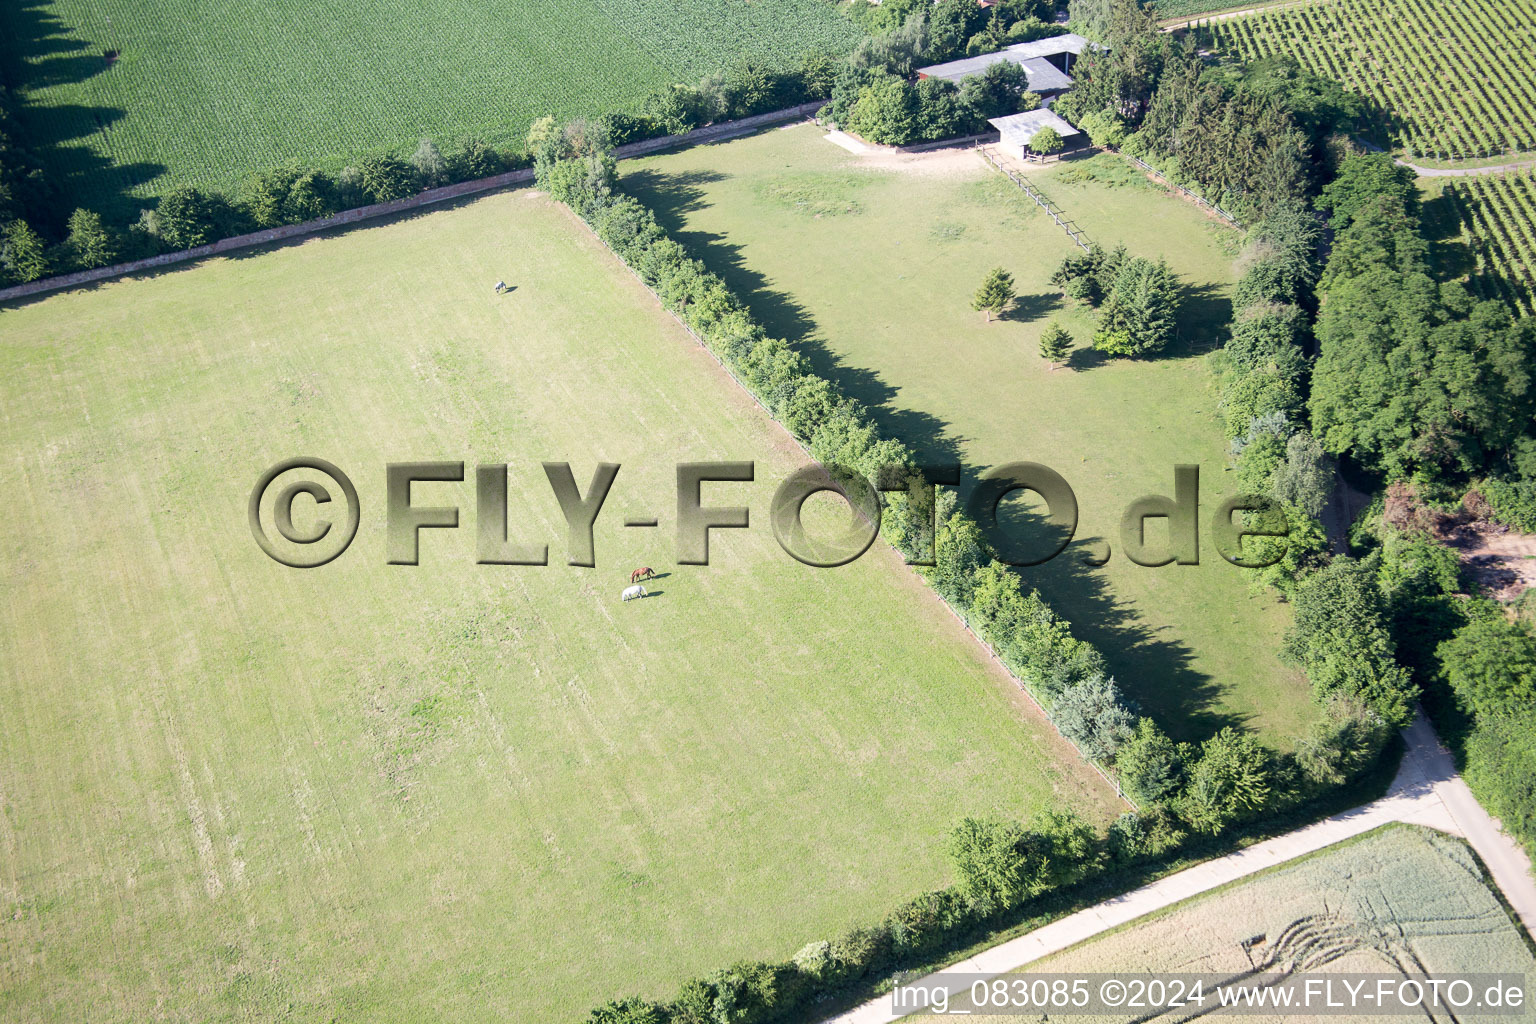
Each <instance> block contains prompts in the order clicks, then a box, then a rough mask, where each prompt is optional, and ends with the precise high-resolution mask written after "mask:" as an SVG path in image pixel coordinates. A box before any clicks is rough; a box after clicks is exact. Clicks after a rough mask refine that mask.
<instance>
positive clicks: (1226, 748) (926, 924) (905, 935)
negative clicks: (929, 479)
mask: <svg viewBox="0 0 1536 1024" xmlns="http://www.w3.org/2000/svg"><path fill="white" fill-rule="evenodd" d="M538 134H539V138H538V140H537V141H536V144H535V145H534V146H533V147H532V148H534V149H535V150H536V151H538V153H539V160H538V163H537V165H536V166H537V169H538V175H539V183H540V186H541V187H543V188H544V189H546V190H547V191H548V192H549V194H550V196H551V197H552V198H554V199H556V200H558V201H560V202H563V203H565V204H566V205H567V206H569V207H570V208H571V209H572V210H573V211H574V212H575V213H576V214H577V215H578V216H580V217H581V218H582V219H583V220H584V221H586V223H587V224H588V225H589V226H590V227H591V228H592V230H593V231H594V232H595V233H596V234H597V236H598V237H599V238H600V239H602V241H603V242H604V243H606V244H607V245H608V246H609V248H611V249H612V250H613V251H614V253H615V254H616V255H618V257H619V258H620V259H621V260H623V261H624V263H625V264H626V265H627V266H629V268H630V269H631V270H632V271H633V272H634V273H635V274H636V275H637V276H639V277H640V278H641V280H643V281H644V282H645V283H646V284H647V285H648V286H649V287H650V288H651V289H652V290H653V291H654V292H655V294H656V295H657V296H658V297H659V298H660V299H661V301H662V303H663V304H664V305H665V306H666V307H667V308H668V309H669V310H671V311H672V312H673V313H674V314H675V315H676V316H677V317H678V318H679V320H681V321H682V322H683V323H684V324H685V325H686V326H687V327H688V328H689V330H691V331H692V332H693V333H694V334H695V335H696V336H697V337H698V338H699V339H700V341H701V342H702V343H703V344H704V345H705V346H707V347H708V348H709V350H710V351H712V352H713V353H714V354H715V356H716V357H717V358H719V360H720V362H721V363H722V364H723V365H724V366H725V367H726V368H727V369H728V370H729V371H730V372H731V373H732V374H733V375H734V376H735V377H736V378H737V380H738V381H739V382H740V383H741V384H742V386H743V387H745V388H746V389H747V390H748V391H749V392H751V393H752V394H753V395H754V396H756V398H757V399H758V401H759V402H761V403H762V404H763V406H764V407H765V408H766V409H768V411H769V412H770V413H771V414H772V415H774V416H775V417H776V418H777V419H778V420H779V421H780V422H781V423H782V424H783V425H784V426H785V428H786V429H788V430H789V431H790V432H791V433H792V434H793V435H794V436H795V437H796V439H797V440H799V441H800V442H801V444H802V445H804V446H805V448H806V450H807V451H808V452H810V453H811V455H812V457H814V458H816V459H818V460H821V461H823V462H824V463H825V464H827V466H828V469H829V472H830V473H831V474H832V475H833V476H838V475H840V474H848V473H857V474H859V475H862V476H864V477H866V478H869V479H871V480H880V481H883V482H884V483H885V484H886V485H887V486H891V487H893V488H894V489H893V490H892V491H891V492H890V494H889V500H888V501H887V502H886V504H885V507H884V509H883V511H882V528H883V530H884V533H885V536H886V537H887V539H888V540H890V541H891V542H892V543H893V544H894V545H895V546H896V547H897V548H898V549H899V550H901V551H903V552H904V553H905V554H906V555H907V556H908V558H909V560H911V559H914V558H916V557H917V556H920V555H922V554H924V553H925V552H927V551H929V550H930V545H931V551H932V552H933V564H932V565H930V566H926V567H923V568H921V569H920V570H919V571H920V572H921V573H922V575H923V577H924V578H925V579H926V580H927V582H928V583H929V584H930V585H931V586H932V587H933V588H934V589H935V590H936V591H937V592H938V593H939V594H940V596H942V597H943V598H944V599H945V600H946V601H947V602H948V603H949V604H950V606H951V607H952V608H954V609H955V611H956V612H957V613H958V614H959V615H960V616H961V617H962V618H963V619H964V620H965V621H966V622H967V623H968V624H969V625H970V626H971V628H972V629H973V630H975V632H976V634H977V635H978V636H979V637H980V638H981V639H982V640H983V641H985V642H986V643H987V644H989V645H990V646H991V648H992V649H993V650H994V651H995V652H996V653H997V655H998V657H999V658H1000V659H1001V660H1002V661H1003V663H1004V664H1005V665H1006V666H1007V667H1008V668H1009V669H1010V670H1011V671H1012V672H1013V673H1014V674H1015V675H1016V676H1017V678H1018V679H1019V681H1020V683H1021V685H1022V686H1024V687H1025V688H1026V689H1027V690H1028V691H1029V692H1030V693H1031V694H1032V695H1033V696H1034V697H1035V698H1036V700H1038V701H1039V702H1040V704H1041V706H1042V707H1044V708H1045V709H1046V712H1047V714H1048V715H1059V716H1060V717H1061V719H1063V721H1062V730H1063V733H1064V734H1066V735H1069V737H1070V738H1073V739H1076V740H1077V741H1078V742H1079V743H1080V744H1081V745H1082V747H1083V749H1084V752H1085V754H1088V755H1092V756H1093V757H1095V758H1096V759H1098V760H1099V761H1100V762H1101V763H1103V764H1104V765H1105V766H1106V767H1107V768H1109V769H1110V770H1115V769H1116V758H1117V756H1119V755H1120V754H1121V752H1122V751H1127V752H1128V754H1127V756H1128V757H1129V758H1130V763H1128V764H1127V766H1126V767H1127V769H1129V770H1130V773H1131V774H1132V775H1133V776H1134V782H1133V787H1132V788H1133V789H1134V791H1135V793H1136V794H1138V795H1140V796H1142V797H1145V798H1146V799H1147V801H1148V802H1147V803H1146V805H1145V806H1143V807H1142V808H1141V809H1140V810H1138V811H1136V812H1132V813H1129V814H1127V815H1124V816H1122V818H1121V819H1120V820H1118V821H1116V822H1115V823H1114V825H1113V826H1112V827H1111V828H1110V829H1109V830H1108V831H1107V832H1106V833H1104V834H1100V833H1098V832H1096V831H1095V830H1094V829H1093V828H1091V827H1089V826H1087V825H1086V824H1084V823H1083V822H1081V821H1079V820H1077V819H1076V818H1074V817H1073V816H1071V815H1070V814H1063V813H1047V814H1044V815H1041V816H1040V817H1039V818H1037V819H1036V820H1034V821H1032V822H1030V823H1027V824H1026V823H1022V822H1017V821H1008V820H991V819H987V820H982V819H966V820H964V821H961V822H960V823H958V824H957V825H956V826H955V828H954V829H953V831H952V832H951V835H950V840H949V852H950V859H951V864H952V867H953V869H954V873H955V882H954V884H953V885H951V886H949V887H946V888H944V889H939V890H935V891H933V892H928V893H924V894H922V895H920V896H917V897H916V898H914V899H912V900H909V901H907V902H906V903H903V904H901V905H900V906H898V907H896V908H895V909H893V910H892V911H891V912H890V913H889V914H888V915H887V916H886V917H885V918H884V919H882V920H881V921H880V922H879V923H877V924H874V925H867V926H860V927H858V928H855V929H853V930H852V931H850V932H848V933H846V934H844V935H842V936H840V937H837V938H835V939H828V940H818V941H814V942H812V943H810V944H808V945H806V946H805V947H803V948H802V949H801V950H800V951H799V952H798V953H796V954H795V956H794V957H792V958H790V959H789V960H785V961H778V962H764V961H754V962H748V963H741V964H736V965H733V966H731V967H727V968H724V969H722V970H720V971H717V972H716V973H714V974H712V975H710V976H708V977H704V978H696V979H694V980H692V981H689V982H687V983H685V984H684V985H683V986H682V988H681V990H680V991H679V993H678V995H677V996H676V997H675V998H673V999H672V1000H670V1001H668V1002H665V1003H658V1002H651V1001H645V1000H636V999H626V1000H622V1001H618V1002H613V1003H609V1004H607V1005H605V1006H603V1007H600V1008H598V1009H596V1010H594V1011H593V1012H592V1014H591V1017H590V1020H591V1021H592V1022H603V1024H637V1022H649V1024H682V1022H689V1024H694V1022H698V1024H716V1022H718V1024H724V1022H727V1021H729V1022H752V1024H767V1022H772V1021H784V1020H790V1019H795V1018H796V1015H798V1014H801V1013H802V1012H803V1011H804V1010H805V1008H806V1007H808V1006H810V1005H811V1004H812V1003H814V1002H816V1001H818V1000H820V999H822V998H824V997H825V996H826V995H828V994H829V993H831V992H833V991H837V990H840V989H847V988H850V987H856V986H863V985H868V984H869V983H870V982H871V981H873V980H876V979H879V978H882V977H884V976H886V975H887V974H888V973H890V972H892V971H896V970H901V969H904V968H908V967H913V966H917V965H923V964H929V963H932V962H935V961H937V960H942V959H943V957H944V954H945V953H946V952H947V951H950V950H953V949H956V948H958V947H959V946H961V945H963V944H964V943H966V942H969V941H974V940H976V939H978V938H980V937H981V936H983V935H985V934H987V933H988V932H989V931H992V930H994V929H996V928H998V927H1000V926H1002V925H1003V924H1004V923H1006V922H1007V921H1008V920H1010V919H1011V915H1016V914H1017V913H1018V912H1019V911H1020V909H1021V908H1024V907H1027V906H1029V905H1030V904H1031V903H1032V902H1033V901H1037V900H1040V899H1042V898H1043V897H1045V896H1046V895H1048V894H1050V893H1054V892H1058V891H1061V890H1063V889H1067V888H1070V887H1072V886H1074V885H1078V884H1081V883H1083V882H1086V881H1088V880H1090V879H1094V878H1098V877H1101V876H1103V875H1104V874H1105V873H1106V872H1109V871H1115V870H1122V869H1124V868H1125V867H1126V866H1127V865H1130V864H1135V863H1142V862H1146V861H1148V860H1151V859H1154V858H1160V857H1164V856H1168V855H1169V854H1170V853H1171V852H1172V851H1175V850H1177V849H1179V848H1180V846H1181V844H1182V843H1183V842H1184V841H1185V838H1186V837H1187V836H1189V835H1191V834H1200V835H1215V834H1219V833H1222V832H1223V831H1225V830H1228V829H1230V828H1233V827H1235V826H1238V825H1241V824H1243V823H1245V822H1250V821H1253V820H1254V819H1256V818H1258V817H1259V816H1261V815H1264V814H1268V813H1272V812H1274V811H1276V810H1281V809H1286V808H1293V807H1296V806H1297V805H1299V804H1300V803H1302V802H1304V801H1306V800H1309V799H1312V798H1315V797H1316V796H1318V795H1319V794H1321V793H1323V792H1325V791H1327V790H1328V789H1329V788H1330V787H1332V786H1336V785H1341V784H1344V783H1346V782H1348V781H1350V780H1352V779H1354V778H1357V777H1358V776H1359V774H1360V773H1362V772H1363V771H1365V770H1367V769H1368V768H1369V767H1370V766H1371V765H1372V764H1373V763H1374V762H1375V758H1376V756H1377V754H1378V753H1379V751H1380V750H1381V749H1382V746H1383V745H1384V743H1385V741H1386V738H1387V736H1388V734H1389V728H1388V726H1387V723H1386V721H1385V720H1384V718H1383V717H1382V715H1381V714H1379V713H1378V712H1377V711H1376V710H1374V709H1373V708H1372V707H1370V706H1369V705H1368V704H1366V703H1365V702H1364V701H1363V700H1361V699H1360V698H1358V697H1354V696H1352V695H1350V694H1349V693H1347V692H1340V693H1329V694H1327V695H1325V696H1326V698H1327V700H1328V706H1329V709H1330V711H1329V715H1328V718H1327V720H1326V722H1325V723H1322V725H1320V727H1318V728H1316V729H1314V730H1313V732H1312V734H1310V735H1309V736H1308V737H1307V738H1306V739H1305V740H1304V742H1303V743H1302V745H1301V747H1300V749H1301V750H1304V751H1305V752H1306V758H1305V759H1304V760H1303V759H1302V758H1299V757H1297V756H1294V755H1283V756H1282V755H1279V754H1277V753H1276V752H1274V751H1271V750H1269V749H1267V748H1265V747H1263V746H1262V745H1261V744H1259V743H1258V742H1257V741H1255V740H1254V739H1252V738H1251V737H1249V736H1246V735H1243V734H1240V733H1237V732H1235V731H1233V730H1230V729H1228V730H1223V731H1222V732H1221V733H1218V734H1217V735H1216V736H1214V737H1212V738H1210V739H1209V740H1207V741H1206V742H1205V743H1203V744H1200V745H1192V744H1174V743H1172V742H1171V741H1169V740H1168V739H1167V737H1165V736H1163V735H1162V734H1161V732H1160V730H1158V729H1157V727H1156V725H1155V723H1153V722H1152V721H1151V720H1150V719H1146V718H1141V719H1137V718H1136V716H1135V711H1134V709H1133V708H1130V707H1128V706H1127V705H1126V704H1125V703H1124V702H1123V700H1122V699H1121V698H1120V696H1119V693H1118V689H1117V688H1116V687H1115V686H1114V684H1113V682H1112V681H1111V680H1109V679H1107V678H1106V677H1105V672H1104V660H1103V657H1102V656H1101V655H1100V654H1099V652H1098V651H1097V650H1095V649H1094V648H1093V647H1092V646H1091V645H1089V644H1087V643H1084V642H1083V641H1081V640H1079V639H1077V638H1075V637H1073V636H1072V631H1071V627H1070V625H1069V624H1068V623H1067V622H1066V621H1065V620H1063V619H1061V618H1060V617H1059V616H1058V615H1056V614H1055V613H1054V612H1053V611H1052V610H1051V608H1050V606H1049V605H1048V604H1047V603H1046V602H1045V600H1044V599H1043V598H1042V597H1041V596H1040V594H1039V593H1038V592H1037V591H1035V590H1033V589H1030V588H1027V587H1024V586H1023V585H1022V584H1021V581H1020V578H1019V577H1018V575H1017V574H1015V573H1014V572H1013V570H1012V569H1010V568H1009V567H1008V566H1006V565H1005V564H1003V563H1002V562H1000V561H999V560H998V559H996V558H995V557H994V556H993V555H992V553H991V551H990V549H989V547H988V545H987V542H986V540H985V538H984V536H983V534H982V532H981V530H980V528H979V527H978V526H977V524H976V523H975V522H973V521H972V520H971V519H969V518H968V517H967V516H965V515H964V514H963V513H961V512H959V511H957V510H956V509H955V499H954V494H953V492H952V491H950V490H945V491H942V492H938V494H937V496H936V497H935V495H934V491H933V489H932V488H931V487H929V486H927V485H926V484H925V478H924V477H923V475H922V472H921V470H920V468H919V467H918V466H917V465H915V462H914V459H913V457H912V455H911V453H910V451H909V450H908V449H907V448H906V447H905V446H904V445H903V444H902V443H901V442H900V441H899V440H896V439H893V438H882V437H880V435H879V431H878V430H877V429H876V428H875V426H874V424H873V422H872V420H871V418H870V416H869V414H868V412H867V410H865V409H864V408H863V407H862V406H860V405H859V404H858V403H857V402H855V401H853V400H852V399H849V398H847V397H846V396H845V395H843V394H842V392H841V390H840V389H839V388H838V387H837V385H836V384H834V383H833V382H831V381H829V380H827V379H825V378H822V377H819V376H817V375H816V374H814V373H812V372H811V370H810V367H809V363H808V361H807V360H806V359H805V357H804V356H802V355H801V354H800V353H798V352H796V351H795V350H794V349H793V348H792V347H791V346H789V345H788V344H786V343H785V342H784V341H782V340H780V339H776V338H771V337H769V336H768V334H767V332H766V331H765V330H764V329H763V328H762V326H761V325H760V324H758V323H757V321H756V320H755V319H754V318H753V316H752V314H751V313H750V311H749V310H748V309H747V307H746V306H745V305H744V304H743V303H742V302H741V301H740V300H739V299H738V298H737V297H736V296H735V295H734V294H733V293H732V292H731V291H730V289H729V288H727V287H726V285H725V283H724V281H722V280H721V279H720V278H719V277H718V276H716V275H715V274H713V273H712V272H710V271H709V270H708V269H707V268H706V267H705V266H704V265H703V264H702V263H700V262H699V261H698V260H696V259H694V258H692V257H691V256H690V255H689V254H688V252H687V251H686V249H684V247H683V246H681V245H679V244H678V243H677V242H676V241H675V240H673V239H671V238H670V237H668V235H667V233H666V231H665V230H664V229H663V228H662V227H661V226H660V224H659V223H658V222H657V220H656V217H655V215H654V214H653V213H652V212H651V211H650V210H649V209H647V208H646V207H645V206H644V205H642V204H641V203H640V202H639V201H638V200H636V199H635V198H634V197H632V196H630V195H627V194H625V193H624V192H623V191H622V190H621V189H620V188H619V187H618V185H617V182H616V175H615V165H614V162H613V160H612V158H611V157H610V156H608V155H607V154H606V153H605V152H603V151H602V149H601V147H594V146H592V145H591V138H590V136H589V134H588V133H587V132H586V131H585V130H584V128H581V127H579V126H578V128H577V129H575V130H572V131H553V130H550V126H545V127H544V128H543V129H541V130H540V131H539V133H538ZM1324 726H1326V727H1324Z"/></svg>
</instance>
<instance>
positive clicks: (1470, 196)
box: [1431, 171, 1536, 314]
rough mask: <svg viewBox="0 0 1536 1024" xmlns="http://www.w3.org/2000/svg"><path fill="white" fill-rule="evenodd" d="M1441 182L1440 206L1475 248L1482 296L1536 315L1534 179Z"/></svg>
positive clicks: (1515, 175) (1513, 175)
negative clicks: (1449, 211) (1446, 208)
mask: <svg viewBox="0 0 1536 1024" xmlns="http://www.w3.org/2000/svg"><path fill="white" fill-rule="evenodd" d="M1431 180H1433V179H1431ZM1441 180H1443V182H1444V185H1443V191H1442V192H1441V195H1442V197H1443V199H1442V201H1443V202H1447V203H1449V204H1451V207H1452V208H1453V210H1454V213H1455V216H1456V220H1457V222H1458V224H1459V226H1460V227H1461V228H1462V229H1463V231H1464V233H1465V237H1466V238H1467V239H1468V241H1469V242H1470V243H1471V248H1472V252H1473V255H1474V257H1475V261H1476V262H1475V264H1474V266H1473V267H1472V268H1471V269H1472V270H1473V271H1474V276H1473V278H1472V281H1473V284H1474V286H1475V287H1476V288H1477V290H1478V292H1479V294H1481V295H1484V296H1485V297H1488V298H1500V299H1503V300H1505V301H1506V302H1508V303H1509V304H1510V306H1511V307H1513V308H1514V309H1515V310H1516V311H1517V312H1520V313H1525V314H1530V313H1532V312H1536V177H1533V175H1532V173H1531V172H1529V171H1526V172H1510V173H1507V174H1480V175H1473V176H1468V177H1461V178H1447V179H1441Z"/></svg>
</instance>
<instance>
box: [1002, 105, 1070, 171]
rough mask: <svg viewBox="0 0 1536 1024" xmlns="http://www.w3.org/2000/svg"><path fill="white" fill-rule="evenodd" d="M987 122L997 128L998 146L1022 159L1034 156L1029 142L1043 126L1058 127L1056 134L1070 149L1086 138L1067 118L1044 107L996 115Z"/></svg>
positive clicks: (1010, 154)
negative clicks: (1001, 115)
mask: <svg viewBox="0 0 1536 1024" xmlns="http://www.w3.org/2000/svg"><path fill="white" fill-rule="evenodd" d="M987 123H988V124H990V125H991V126H992V127H994V128H996V129H997V132H998V135H999V140H998V146H999V147H1000V148H1001V149H1002V151H1003V152H1004V153H1007V154H1008V155H1009V156H1012V157H1017V158H1018V159H1020V160H1028V159H1029V158H1030V157H1031V156H1033V154H1032V153H1031V152H1030V150H1029V142H1030V140H1031V139H1033V138H1034V137H1035V135H1036V133H1038V132H1039V131H1040V129H1042V128H1046V127H1050V128H1054V129H1056V134H1057V135H1060V136H1061V137H1062V139H1064V140H1065V141H1066V143H1067V148H1069V149H1070V148H1071V147H1072V146H1074V145H1078V144H1080V143H1081V142H1082V141H1083V138H1084V136H1083V133H1082V132H1080V131H1078V130H1077V129H1076V128H1074V127H1072V125H1071V124H1069V123H1068V122H1067V120H1066V119H1065V118H1063V117H1062V116H1061V115H1059V114H1057V113H1055V112H1054V111H1051V110H1047V109H1045V108H1044V107H1041V108H1040V109H1039V110H1029V111H1026V112H1024V113H1022V114H1009V115H1008V116H1007V117H994V118H991V119H990V120H988V121H987Z"/></svg>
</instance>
